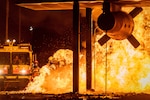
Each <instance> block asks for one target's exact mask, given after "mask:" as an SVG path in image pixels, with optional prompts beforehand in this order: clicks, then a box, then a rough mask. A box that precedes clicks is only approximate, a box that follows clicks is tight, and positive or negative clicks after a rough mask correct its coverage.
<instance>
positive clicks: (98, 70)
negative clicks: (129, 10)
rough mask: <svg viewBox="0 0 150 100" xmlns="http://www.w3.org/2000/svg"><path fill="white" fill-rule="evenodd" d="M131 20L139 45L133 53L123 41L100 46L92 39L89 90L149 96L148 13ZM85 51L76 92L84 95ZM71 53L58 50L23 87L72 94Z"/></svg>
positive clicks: (97, 36) (81, 57)
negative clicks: (48, 64)
mask: <svg viewBox="0 0 150 100" xmlns="http://www.w3.org/2000/svg"><path fill="white" fill-rule="evenodd" d="M143 9H144V11H143V12H142V13H141V14H139V15H138V16H137V17H136V18H135V19H134V22H135V28H134V32H133V35H134V36H135V37H136V38H137V40H138V41H139V42H140V43H141V45H140V46H139V47H138V48H137V49H134V48H133V46H132V45H131V44H130V43H129V42H128V41H127V40H122V41H117V40H112V39H111V40H109V41H108V42H107V44H105V45H104V46H100V45H99V43H98V42H97V40H98V39H99V38H100V37H101V35H96V36H95V42H94V43H93V51H92V54H93V56H92V59H93V61H92V73H93V75H92V88H93V89H94V90H95V91H96V92H98V93H102V92H105V91H108V92H139V93H140V92H145V93H150V46H149V45H148V43H150V34H149V32H150V17H149V14H148V11H149V9H148V8H143ZM84 53H85V51H83V52H81V53H80V66H79V91H80V92H86V61H85V54H84ZM72 58H73V52H72V51H71V50H68V49H60V50H58V51H56V53H55V54H54V55H53V56H52V57H50V61H51V62H52V64H51V65H50V66H47V65H45V66H43V67H42V68H41V69H40V75H39V76H37V77H35V78H34V80H33V81H32V82H30V83H29V84H28V86H27V87H26V91H29V92H44V93H64V92H72V84H73V83H72V80H73V79H72V78H73V77H72V62H73V59H72Z"/></svg>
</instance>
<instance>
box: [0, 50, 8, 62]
mask: <svg viewBox="0 0 150 100" xmlns="http://www.w3.org/2000/svg"><path fill="white" fill-rule="evenodd" d="M9 64H10V53H9V52H0V65H9Z"/></svg>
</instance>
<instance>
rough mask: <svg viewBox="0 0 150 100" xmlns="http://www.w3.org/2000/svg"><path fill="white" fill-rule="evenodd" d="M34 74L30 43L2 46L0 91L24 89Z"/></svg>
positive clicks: (0, 52)
mask: <svg viewBox="0 0 150 100" xmlns="http://www.w3.org/2000/svg"><path fill="white" fill-rule="evenodd" d="M31 74H32V47H31V45H30V44H18V45H14V44H8V45H1V46H0V91H6V90H7V91H9V90H22V89H24V88H25V87H26V85H27V84H28V82H29V80H30V77H31Z"/></svg>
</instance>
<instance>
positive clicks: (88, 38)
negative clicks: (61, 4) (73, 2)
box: [86, 8, 92, 90]
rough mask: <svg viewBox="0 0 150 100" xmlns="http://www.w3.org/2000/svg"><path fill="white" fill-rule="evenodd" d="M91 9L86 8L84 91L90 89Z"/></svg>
mask: <svg viewBox="0 0 150 100" xmlns="http://www.w3.org/2000/svg"><path fill="white" fill-rule="evenodd" d="M91 12H92V9H91V8H86V22H87V33H86V89H87V90H90V89H91V88H92V34H91V33H92V32H91Z"/></svg>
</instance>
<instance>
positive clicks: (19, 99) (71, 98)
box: [0, 92, 150, 100]
mask: <svg viewBox="0 0 150 100" xmlns="http://www.w3.org/2000/svg"><path fill="white" fill-rule="evenodd" d="M0 100H150V94H145V93H139V94H136V93H126V94H111V96H105V95H102V94H99V95H89V94H74V93H65V94H42V93H17V92H16V93H14V92H13V93H9V92H5V93H3V92H1V94H0Z"/></svg>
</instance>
